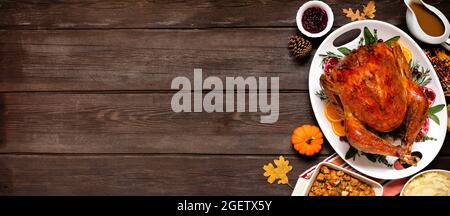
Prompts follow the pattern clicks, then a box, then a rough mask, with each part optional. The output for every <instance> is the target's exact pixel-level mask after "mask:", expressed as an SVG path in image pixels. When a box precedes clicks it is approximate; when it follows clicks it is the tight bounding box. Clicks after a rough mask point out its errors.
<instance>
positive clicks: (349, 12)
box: [342, 8, 365, 21]
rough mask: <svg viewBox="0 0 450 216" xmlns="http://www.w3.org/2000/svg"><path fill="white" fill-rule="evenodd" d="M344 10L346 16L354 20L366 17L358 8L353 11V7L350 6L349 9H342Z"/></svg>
mask: <svg viewBox="0 0 450 216" xmlns="http://www.w3.org/2000/svg"><path fill="white" fill-rule="evenodd" d="M342 12H344V14H345V16H346V17H348V18H350V19H351V20H352V21H355V20H363V19H365V18H364V16H362V15H361V12H359V10H356V12H353V9H351V8H348V9H342Z"/></svg>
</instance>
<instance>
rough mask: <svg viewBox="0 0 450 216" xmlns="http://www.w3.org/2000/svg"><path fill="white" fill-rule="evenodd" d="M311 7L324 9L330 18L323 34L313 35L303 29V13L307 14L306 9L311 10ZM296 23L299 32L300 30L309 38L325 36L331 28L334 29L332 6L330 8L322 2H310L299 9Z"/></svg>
mask: <svg viewBox="0 0 450 216" xmlns="http://www.w3.org/2000/svg"><path fill="white" fill-rule="evenodd" d="M311 7H320V8H322V9H324V10H325V12H326V13H327V17H328V22H327V26H326V27H325V29H324V30H322V31H321V32H318V33H311V32H308V31H306V30H305V29H304V28H303V25H302V16H303V13H304V12H305V10H306V9H308V8H311ZM296 21H297V27H298V30H300V32H301V33H302V34H304V35H306V36H307V37H311V38H317V37H322V36H324V35H325V34H326V33H328V32H329V31H330V30H331V27H333V22H334V15H333V11H332V10H331V8H330V6H328V5H327V4H326V3H324V2H322V1H309V2H306V3H304V4H303V5H302V6H301V7H300V8H299V9H298V11H297V17H296Z"/></svg>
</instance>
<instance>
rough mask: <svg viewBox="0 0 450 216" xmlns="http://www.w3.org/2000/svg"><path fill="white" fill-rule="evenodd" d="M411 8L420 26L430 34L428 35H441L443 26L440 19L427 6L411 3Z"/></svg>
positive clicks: (443, 29) (443, 30)
mask: <svg viewBox="0 0 450 216" xmlns="http://www.w3.org/2000/svg"><path fill="white" fill-rule="evenodd" d="M409 6H411V9H412V10H413V11H414V14H415V15H416V17H417V21H418V22H419V25H420V28H422V30H423V31H424V32H425V33H426V34H428V35H430V36H434V37H437V36H441V35H442V34H444V32H445V27H444V24H443V23H442V21H441V20H440V19H439V18H438V17H437V16H436V14H434V13H433V12H431V11H430V10H429V9H428V8H426V7H425V6H423V5H422V4H417V3H414V2H413V3H411V4H410V5H409Z"/></svg>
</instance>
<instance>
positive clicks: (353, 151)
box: [345, 146, 359, 160]
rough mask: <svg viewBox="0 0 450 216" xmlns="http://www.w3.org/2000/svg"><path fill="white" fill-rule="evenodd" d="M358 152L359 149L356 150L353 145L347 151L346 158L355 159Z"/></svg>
mask: <svg viewBox="0 0 450 216" xmlns="http://www.w3.org/2000/svg"><path fill="white" fill-rule="evenodd" d="M357 154H358V150H356V149H355V148H354V147H353V146H350V148H349V149H348V151H347V153H346V154H345V159H347V160H348V159H350V158H353V160H355V158H356V155H357ZM358 155H359V154H358Z"/></svg>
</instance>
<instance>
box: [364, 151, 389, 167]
mask: <svg viewBox="0 0 450 216" xmlns="http://www.w3.org/2000/svg"><path fill="white" fill-rule="evenodd" d="M362 154H363V155H364V156H366V158H367V159H369V160H370V161H372V162H373V163H375V162H378V163H382V164H384V165H386V166H387V167H391V166H392V164H390V163H389V162H388V161H387V159H386V156H384V155H378V154H369V153H364V152H363V153H362Z"/></svg>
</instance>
